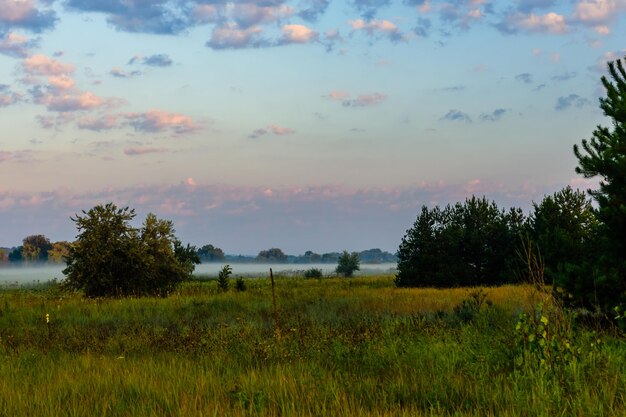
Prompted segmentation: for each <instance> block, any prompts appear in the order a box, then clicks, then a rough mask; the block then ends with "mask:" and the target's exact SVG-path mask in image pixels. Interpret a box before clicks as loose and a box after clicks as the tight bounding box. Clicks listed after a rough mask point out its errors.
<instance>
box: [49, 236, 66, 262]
mask: <svg viewBox="0 0 626 417" xmlns="http://www.w3.org/2000/svg"><path fill="white" fill-rule="evenodd" d="M70 246H71V243H69V242H66V241H61V242H54V243H53V244H52V249H50V250H49V251H48V262H52V263H61V262H65V259H66V258H67V256H68V255H69V254H70Z"/></svg>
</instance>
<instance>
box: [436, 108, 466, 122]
mask: <svg viewBox="0 0 626 417" xmlns="http://www.w3.org/2000/svg"><path fill="white" fill-rule="evenodd" d="M441 120H447V121H452V122H465V123H471V122H472V118H471V117H469V115H468V114H467V113H464V112H462V111H460V110H455V109H451V110H449V111H448V112H447V113H446V114H445V115H444V116H443V117H442V118H441Z"/></svg>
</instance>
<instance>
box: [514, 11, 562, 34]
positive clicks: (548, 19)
mask: <svg viewBox="0 0 626 417" xmlns="http://www.w3.org/2000/svg"><path fill="white" fill-rule="evenodd" d="M512 24H513V26H514V27H516V28H517V29H524V30H527V31H529V32H538V33H554V34H564V33H567V32H569V30H570V29H569V26H568V24H567V21H566V20H565V17H564V16H562V15H560V14H558V13H554V12H550V13H547V14H544V15H536V14H533V13H530V14H527V15H524V14H518V15H516V16H514V17H513V18H512Z"/></svg>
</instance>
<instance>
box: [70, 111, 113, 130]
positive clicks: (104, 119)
mask: <svg viewBox="0 0 626 417" xmlns="http://www.w3.org/2000/svg"><path fill="white" fill-rule="evenodd" d="M119 119H120V115H115V114H107V115H103V116H100V117H90V116H86V117H82V118H81V119H79V120H78V127H79V128H80V129H87V130H93V131H96V132H100V131H103V130H111V129H114V128H117V127H119V126H118V120H119Z"/></svg>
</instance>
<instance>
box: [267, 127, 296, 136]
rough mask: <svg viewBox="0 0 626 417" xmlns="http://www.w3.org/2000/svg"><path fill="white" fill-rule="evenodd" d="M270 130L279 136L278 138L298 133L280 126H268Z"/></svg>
mask: <svg viewBox="0 0 626 417" xmlns="http://www.w3.org/2000/svg"><path fill="white" fill-rule="evenodd" d="M268 128H269V129H270V131H271V132H272V133H273V134H275V135H278V136H282V135H291V134H293V133H295V132H296V131H295V130H293V129H291V128H288V127H283V126H278V125H270V126H268Z"/></svg>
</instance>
